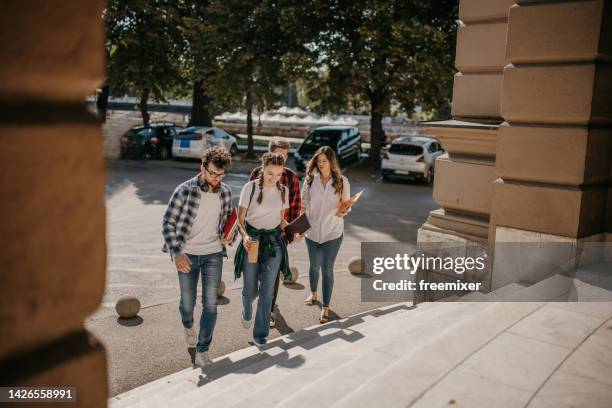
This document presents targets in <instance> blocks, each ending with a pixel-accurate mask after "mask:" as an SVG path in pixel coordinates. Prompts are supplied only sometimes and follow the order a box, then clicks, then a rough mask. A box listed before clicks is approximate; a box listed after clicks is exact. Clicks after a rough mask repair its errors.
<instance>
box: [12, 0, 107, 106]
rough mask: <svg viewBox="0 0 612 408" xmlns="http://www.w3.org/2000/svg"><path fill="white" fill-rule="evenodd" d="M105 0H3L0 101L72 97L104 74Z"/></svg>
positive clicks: (71, 99)
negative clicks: (103, 13) (103, 21)
mask: <svg viewBox="0 0 612 408" xmlns="http://www.w3.org/2000/svg"><path fill="white" fill-rule="evenodd" d="M104 6H105V2H104V1H102V0H93V1H68V2H66V1H61V0H49V1H44V2H37V1H15V0H10V1H3V2H2V6H0V7H1V8H0V27H2V28H1V29H0V48H1V49H2V54H3V55H4V58H3V59H2V64H0V77H1V78H2V81H1V82H0V101H2V100H5V101H14V100H45V101H62V102H77V101H81V100H83V98H84V97H85V96H87V95H89V94H91V93H92V92H93V91H94V90H95V89H96V88H97V87H98V86H99V85H100V83H101V82H102V80H103V78H104V70H105V67H104V27H103V24H102V10H103V8H104Z"/></svg>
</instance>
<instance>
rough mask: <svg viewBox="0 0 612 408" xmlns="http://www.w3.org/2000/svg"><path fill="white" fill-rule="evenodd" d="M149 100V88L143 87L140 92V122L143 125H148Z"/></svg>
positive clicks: (149, 116)
mask: <svg viewBox="0 0 612 408" xmlns="http://www.w3.org/2000/svg"><path fill="white" fill-rule="evenodd" d="M148 101H149V88H143V89H142V93H141V94H140V103H139V105H138V106H139V108H140V114H141V115H142V124H143V125H144V126H149V121H150V119H151V115H149V109H148V106H147V102H148Z"/></svg>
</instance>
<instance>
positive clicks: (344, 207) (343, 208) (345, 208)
mask: <svg viewBox="0 0 612 408" xmlns="http://www.w3.org/2000/svg"><path fill="white" fill-rule="evenodd" d="M361 194H363V190H361V191H360V192H358V193H357V194H355V195H354V196H352V197H351V198H349V199H348V200H346V201H343V202H342V203H341V204H340V205H339V206H338V213H341V212H345V211H348V209H349V208H351V207H352V206H353V204H355V203H356V202H357V200H359V197H361Z"/></svg>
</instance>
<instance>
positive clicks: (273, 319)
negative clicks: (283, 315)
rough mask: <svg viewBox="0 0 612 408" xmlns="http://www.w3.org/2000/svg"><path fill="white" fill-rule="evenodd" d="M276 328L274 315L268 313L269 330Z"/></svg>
mask: <svg viewBox="0 0 612 408" xmlns="http://www.w3.org/2000/svg"><path fill="white" fill-rule="evenodd" d="M274 327H276V313H274V312H272V313H270V328H271V329H273V328H274Z"/></svg>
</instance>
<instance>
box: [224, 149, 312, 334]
mask: <svg viewBox="0 0 612 408" xmlns="http://www.w3.org/2000/svg"><path fill="white" fill-rule="evenodd" d="M262 165H263V166H262V170H261V171H260V173H259V177H258V178H257V179H255V180H253V181H249V182H248V183H246V184H245V185H244V187H243V188H242V192H241V193H240V202H239V204H238V206H239V208H240V210H239V213H238V220H239V223H238V229H239V231H240V234H241V235H242V245H240V246H239V247H238V249H237V250H236V256H235V257H234V276H235V278H236V279H238V278H240V275H241V274H242V272H244V280H243V282H244V284H243V287H242V307H243V310H242V324H243V326H244V328H249V327H250V326H251V319H252V315H253V300H254V299H255V297H256V296H257V295H258V294H259V300H258V301H257V313H256V315H255V325H254V327H253V342H254V343H255V345H257V346H261V345H264V344H265V343H266V341H267V340H266V338H267V336H268V333H269V331H270V308H271V305H272V294H273V292H274V282H275V280H276V277H277V275H278V271H279V268H280V271H281V272H282V273H283V275H284V276H285V279H291V272H290V270H289V258H288V255H287V247H286V245H285V243H284V241H283V239H282V238H281V231H282V229H283V228H284V227H285V226H286V225H287V221H285V219H284V213H285V209H287V208H289V197H288V192H287V191H286V190H287V189H286V187H285V186H283V185H281V183H280V179H281V176H282V175H283V171H284V165H285V158H284V156H283V155H282V154H280V153H266V154H264V155H263V157H262ZM296 238H298V239H300V238H301V237H299V236H297V234H296ZM254 241H258V242H259V251H258V254H257V262H256V263H251V262H249V259H248V250H249V248H250V247H251V246H252V245H253V242H254Z"/></svg>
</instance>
